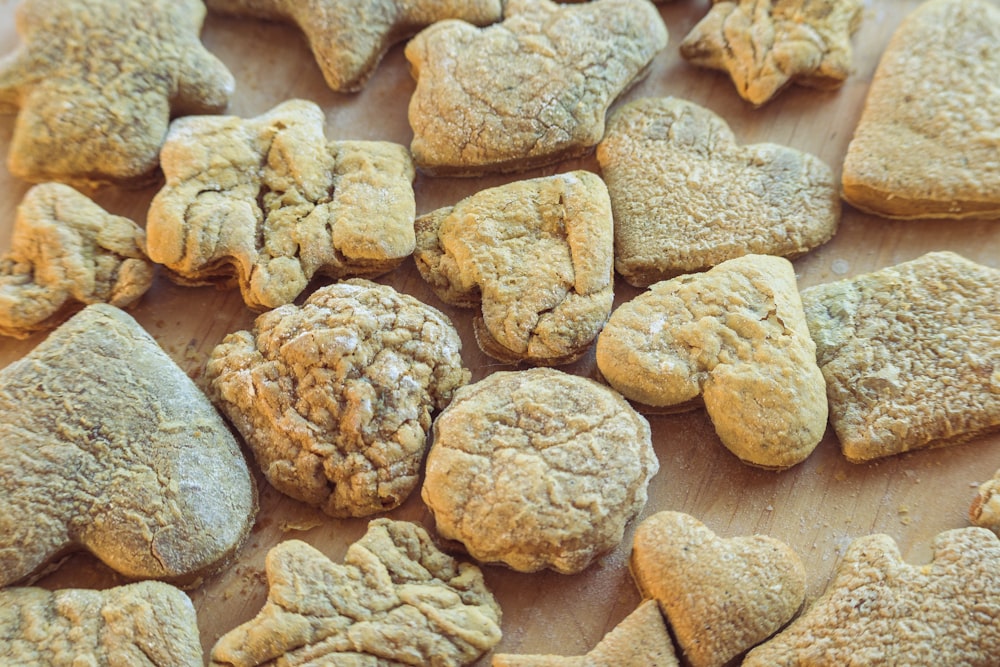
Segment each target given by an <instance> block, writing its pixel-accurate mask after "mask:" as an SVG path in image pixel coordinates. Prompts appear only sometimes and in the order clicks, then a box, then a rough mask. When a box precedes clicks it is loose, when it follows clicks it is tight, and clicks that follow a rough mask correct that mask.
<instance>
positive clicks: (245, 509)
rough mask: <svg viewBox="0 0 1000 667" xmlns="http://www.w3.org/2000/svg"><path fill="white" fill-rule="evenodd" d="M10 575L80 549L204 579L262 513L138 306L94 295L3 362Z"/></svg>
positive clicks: (221, 434)
mask: <svg viewBox="0 0 1000 667" xmlns="http://www.w3.org/2000/svg"><path fill="white" fill-rule="evenodd" d="M0 507H3V508H4V511H3V512H2V513H0V586H3V585H7V584H10V583H14V582H16V581H18V580H20V579H22V578H24V577H26V576H28V575H30V574H32V573H34V572H36V571H37V570H39V568H41V567H42V566H43V565H45V564H47V563H48V562H49V561H50V560H51V559H52V558H54V557H56V556H58V555H61V554H62V553H65V552H67V551H70V550H79V549H85V550H87V551H90V552H91V553H93V554H94V555H95V556H97V557H98V558H99V559H101V560H102V561H104V563H106V564H107V565H108V566H109V567H111V568H113V569H114V570H117V571H118V572H120V573H122V574H124V575H125V576H127V577H133V578H155V579H164V580H168V581H172V582H176V583H178V584H179V585H193V584H196V583H197V580H198V579H199V578H200V577H202V576H203V575H206V574H209V573H211V572H214V571H215V570H216V569H218V568H219V567H221V566H223V565H225V564H226V562H227V561H228V560H229V558H230V557H231V556H233V555H234V554H235V552H236V551H237V549H238V548H239V547H240V545H242V544H243V541H244V540H245V539H246V536H247V534H248V533H249V531H250V527H251V526H252V525H253V520H254V517H255V515H256V512H257V495H256V488H255V486H254V482H253V479H252V478H251V476H250V472H249V470H248V469H247V466H246V461H245V460H244V459H243V454H242V452H241V451H240V447H239V445H238V443H237V442H236V440H235V439H234V438H233V436H232V434H231V433H230V431H229V429H228V427H227V426H226V424H225V422H224V421H223V420H222V417H220V416H219V414H218V413H217V412H216V411H215V409H214V408H213V407H212V405H211V403H209V401H208V399H207V398H206V397H205V396H204V394H202V393H201V391H200V390H199V389H198V387H197V386H195V384H194V383H193V382H192V381H191V379H190V378H188V376H187V375H185V374H184V371H182V370H181V369H180V368H179V367H178V366H177V365H176V364H174V362H173V360H171V358H170V357H169V356H167V354H166V353H165V352H164V351H163V350H162V349H160V347H159V345H157V343H156V341H155V340H154V339H153V338H152V337H151V336H150V335H149V334H147V333H146V332H145V330H143V328H142V327H141V326H139V324H138V323H137V322H136V321H135V320H134V319H132V318H131V317H130V316H129V315H127V314H126V313H124V312H123V311H121V310H118V309H117V308H114V307H113V306H108V305H105V304H95V305H91V306H88V307H87V308H85V309H83V310H82V311H80V313H78V314H77V315H75V316H73V317H72V318H71V319H70V320H68V321H67V322H66V323H64V324H63V325H62V326H60V327H59V328H58V329H56V330H55V331H54V332H52V334H50V335H49V337H48V338H47V339H46V340H44V341H43V342H42V343H40V344H39V345H38V346H37V347H35V349H33V350H32V351H31V352H29V353H28V354H27V355H26V356H24V357H22V358H21V359H19V360H18V361H15V362H14V363H12V364H10V365H9V366H7V367H6V368H4V369H3V370H0Z"/></svg>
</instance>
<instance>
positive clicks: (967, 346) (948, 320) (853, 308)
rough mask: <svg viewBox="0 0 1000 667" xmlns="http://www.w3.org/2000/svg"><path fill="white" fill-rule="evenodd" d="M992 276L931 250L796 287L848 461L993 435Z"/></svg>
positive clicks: (995, 288) (999, 327) (998, 331)
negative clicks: (830, 280) (843, 277)
mask: <svg viewBox="0 0 1000 667" xmlns="http://www.w3.org/2000/svg"><path fill="white" fill-rule="evenodd" d="M998 294H1000V270H997V269H994V268H990V267H986V266H981V265H979V264H976V263H975V262H971V261H969V260H967V259H965V258H964V257H961V256H959V255H956V254H955V253H952V252H932V253H928V254H926V255H923V256H922V257H918V258H917V259H914V260H910V261H908V262H903V263H901V264H897V265H896V266H891V267H887V268H884V269H881V270H879V271H875V272H872V273H868V274H864V275H860V276H856V277H854V278H848V279H846V280H841V281H837V282H833V283H827V284H825V285H816V286H814V287H809V288H806V289H804V290H802V301H803V304H804V307H805V313H806V320H807V322H808V325H809V331H810V333H811V335H812V337H813V339H814V340H815V341H816V358H817V361H818V362H819V366H820V368H821V369H822V370H823V375H824V376H825V377H826V387H827V396H828V398H829V404H830V423H831V425H832V426H833V429H834V431H835V432H836V433H837V437H838V438H839V439H840V444H841V448H842V450H843V452H844V455H845V456H846V457H847V458H848V459H849V460H851V461H857V462H860V461H870V460H872V459H876V458H880V457H883V456H891V455H893V454H899V453H902V452H907V451H910V450H914V449H920V448H924V447H939V446H943V445H952V444H959V443H962V442H965V441H967V440H970V439H972V438H975V437H976V436H978V435H980V434H983V433H987V432H991V431H995V430H997V429H1000V312H998V311H997V303H998V301H997V299H998V297H997V295H998Z"/></svg>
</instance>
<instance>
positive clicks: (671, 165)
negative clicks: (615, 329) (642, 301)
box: [597, 5, 840, 287]
mask: <svg viewBox="0 0 1000 667" xmlns="http://www.w3.org/2000/svg"><path fill="white" fill-rule="evenodd" d="M716 6H718V5H716ZM597 159H598V161H599V162H600V164H601V172H602V174H603V176H604V179H605V181H607V184H608V191H609V193H610V194H611V206H612V208H613V210H614V213H615V269H616V270H617V271H618V273H620V274H621V275H622V276H623V277H624V278H625V280H626V281H628V282H629V283H630V284H632V285H635V286H637V287H646V286H648V285H650V284H652V283H654V282H656V281H658V280H666V279H667V278H673V277H674V276H677V275H679V274H682V273H690V272H694V271H701V270H704V269H707V268H709V267H712V266H715V265H716V264H719V263H720V262H723V261H725V260H727V259H732V258H734V257H739V256H741V255H746V254H750V253H756V254H763V255H779V256H783V257H789V258H794V257H797V256H799V255H801V254H803V253H805V252H807V251H809V250H811V249H813V248H815V247H816V246H818V245H820V244H822V243H825V242H826V241H828V240H830V238H831V237H832V236H833V234H834V232H835V231H836V229H837V224H838V222H839V220H840V194H839V192H838V189H837V181H836V178H835V177H834V174H833V170H831V169H830V167H828V166H827V165H826V164H824V163H823V162H822V161H821V160H819V159H818V158H816V157H815V156H813V155H810V154H808V153H803V152H802V151H798V150H795V149H793V148H788V147H786V146H780V145H778V144H753V145H746V146H744V145H740V144H738V143H737V142H736V137H735V136H733V133H732V131H731V130H730V129H729V126H728V125H727V124H726V122H725V121H724V120H723V119H722V118H720V117H719V116H717V115H716V114H714V113H713V112H711V111H709V110H708V109H706V108H704V107H701V106H698V105H697V104H694V103H693V102H687V101H685V100H681V99H677V98H674V97H666V98H643V99H639V100H636V101H634V102H630V103H628V104H626V105H624V106H623V107H621V108H620V109H619V110H618V111H616V112H615V113H614V114H613V115H612V117H611V120H609V121H608V131H607V134H606V135H605V136H604V139H603V140H601V143H600V144H599V145H598V147H597Z"/></svg>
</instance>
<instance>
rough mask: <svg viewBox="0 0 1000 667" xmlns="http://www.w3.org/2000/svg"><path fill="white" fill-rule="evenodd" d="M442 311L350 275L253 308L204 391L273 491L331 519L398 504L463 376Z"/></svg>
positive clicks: (215, 356)
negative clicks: (249, 325) (255, 312)
mask: <svg viewBox="0 0 1000 667" xmlns="http://www.w3.org/2000/svg"><path fill="white" fill-rule="evenodd" d="M461 347H462V342H461V340H460V339H459V337H458V332H457V331H456V330H455V328H454V326H452V323H451V321H450V320H449V319H448V318H447V317H446V316H445V315H443V314H442V313H441V312H440V311H438V310H436V309H434V308H432V307H430V306H427V305H425V304H423V303H421V302H420V301H418V300H417V299H415V298H413V297H412V296H409V295H406V294H402V293H400V292H397V291H396V290H394V289H393V288H392V287H389V286H386V285H378V284H376V283H372V282H369V281H367V280H361V279H354V280H348V281H344V282H341V283H337V284H334V285H329V286H327V287H321V288H320V289H318V290H316V291H315V292H314V293H313V294H312V295H311V296H310V297H309V298H308V299H307V300H306V301H305V303H303V304H302V306H296V305H292V304H289V305H287V306H282V307H280V308H276V309H274V310H272V311H269V312H267V313H264V314H263V315H261V316H259V317H258V318H257V320H256V321H255V322H254V328H253V330H252V331H238V332H235V333H232V334H229V335H228V336H226V338H225V339H224V340H223V341H222V343H220V344H219V345H218V346H216V347H215V349H214V350H213V351H212V353H211V354H210V356H209V360H208V363H207V365H206V379H207V381H208V383H209V393H210V396H211V397H212V400H213V401H214V402H215V404H216V405H218V406H219V409H220V410H222V412H223V413H224V414H226V415H227V416H228V417H229V419H230V420H231V421H232V423H233V424H234V425H235V426H236V428H237V430H239V432H240V433H242V434H243V437H244V439H245V440H246V442H247V444H248V445H249V446H250V449H251V450H253V453H254V455H255V457H256V459H257V463H258V464H259V465H260V467H261V469H262V470H263V472H264V476H265V477H266V478H267V480H268V481H269V482H270V483H271V484H272V485H273V486H274V487H275V488H277V489H278V490H279V491H281V492H282V493H285V494H287V495H289V496H292V497H293V498H297V499H298V500H302V501H304V502H307V503H309V504H310V505H314V506H317V507H320V508H321V509H322V510H323V511H324V512H326V513H327V514H330V515H332V516H337V517H347V516H367V515H370V514H373V513H375V512H382V511H387V510H390V509H392V508H394V507H396V506H397V505H399V504H400V503H401V502H403V500H405V499H406V497H407V496H408V495H409V494H410V492H411V491H412V490H413V488H414V487H415V486H416V485H417V482H418V476H419V473H420V466H421V464H422V463H423V460H424V454H425V452H426V447H427V442H426V441H427V433H428V432H429V431H430V428H431V412H432V411H434V410H440V409H441V408H444V407H445V406H446V405H447V404H448V402H449V401H450V400H451V397H452V393H453V392H454V391H455V390H456V389H457V388H458V387H460V386H462V385H463V384H465V383H466V382H468V381H469V377H470V373H469V371H468V370H466V369H465V368H464V367H463V366H462V358H461V355H460V352H461Z"/></svg>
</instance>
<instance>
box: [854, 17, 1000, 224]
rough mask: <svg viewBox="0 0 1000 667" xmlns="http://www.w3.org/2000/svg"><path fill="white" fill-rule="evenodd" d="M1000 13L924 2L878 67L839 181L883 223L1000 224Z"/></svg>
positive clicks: (899, 31) (860, 205)
mask: <svg viewBox="0 0 1000 667" xmlns="http://www.w3.org/2000/svg"><path fill="white" fill-rule="evenodd" d="M997 72H1000V7H998V6H997V4H996V3H995V2H990V1H989V0H930V1H929V2H925V3H922V4H920V5H918V6H917V8H916V9H915V10H914V11H913V12H912V13H911V14H910V15H909V16H908V17H907V18H906V19H904V21H903V23H902V24H901V25H900V26H899V28H898V29H897V30H896V32H895V33H894V34H893V36H892V39H891V40H890V41H889V44H888V45H887V46H886V48H885V51H884V52H883V54H882V58H881V60H880V61H879V64H878V68H877V69H876V70H875V76H874V78H873V79H872V83H871V86H870V87H869V89H868V97H867V98H866V100H865V106H864V109H863V110H862V113H861V118H860V119H859V120H858V124H857V126H856V128H855V130H854V136H853V138H852V139H851V142H850V144H849V145H848V147H847V154H846V156H845V158H844V168H843V171H842V176H841V180H842V182H843V194H844V199H845V200H846V201H847V202H848V203H850V204H852V205H853V206H856V207H857V208H859V209H861V210H864V211H868V212H870V213H874V214H875V215H880V216H884V217H888V218H903V219H909V218H1000V134H998V132H997V109H1000V81H998V75H997Z"/></svg>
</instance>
